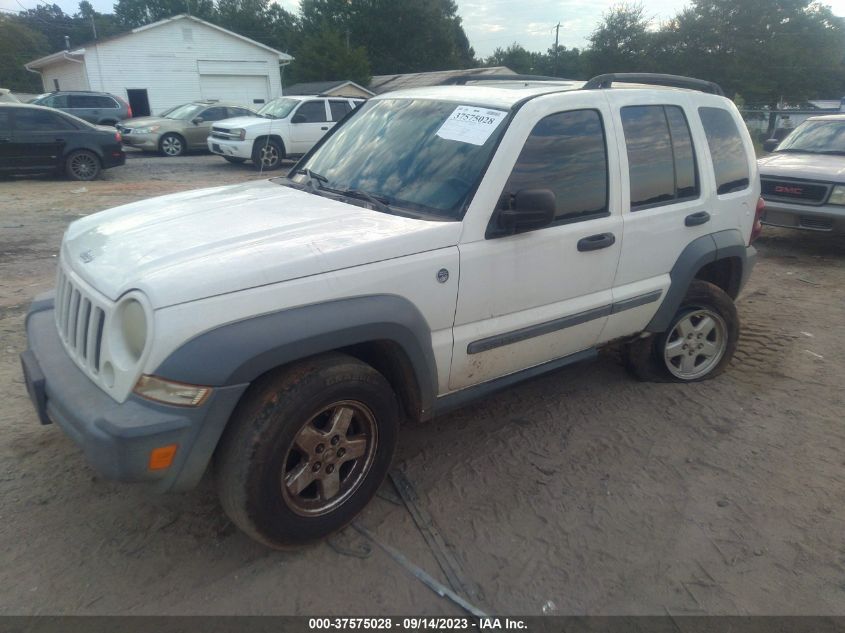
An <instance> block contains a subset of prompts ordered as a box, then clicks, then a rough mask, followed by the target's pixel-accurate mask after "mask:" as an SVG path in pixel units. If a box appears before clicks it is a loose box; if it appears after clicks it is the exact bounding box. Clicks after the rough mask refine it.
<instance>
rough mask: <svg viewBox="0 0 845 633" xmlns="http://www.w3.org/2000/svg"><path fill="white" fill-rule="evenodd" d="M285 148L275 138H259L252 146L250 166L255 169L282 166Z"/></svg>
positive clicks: (269, 168) (262, 169)
mask: <svg viewBox="0 0 845 633" xmlns="http://www.w3.org/2000/svg"><path fill="white" fill-rule="evenodd" d="M284 159H285V149H284V147H282V144H281V143H279V142H278V141H275V140H272V139H271V140H259V141H256V142H255V145H254V146H253V148H252V166H253V167H254V168H255V169H256V170H257V171H273V170H274V169H279V168H280V167H281V166H282V161H283V160H284Z"/></svg>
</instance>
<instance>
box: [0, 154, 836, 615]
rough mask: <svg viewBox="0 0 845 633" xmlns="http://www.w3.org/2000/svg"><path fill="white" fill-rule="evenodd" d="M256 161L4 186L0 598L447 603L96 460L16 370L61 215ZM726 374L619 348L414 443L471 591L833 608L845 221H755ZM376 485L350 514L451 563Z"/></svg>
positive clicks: (660, 607)
mask: <svg viewBox="0 0 845 633" xmlns="http://www.w3.org/2000/svg"><path fill="white" fill-rule="evenodd" d="M256 177H259V176H258V175H257V174H256V173H254V172H253V171H251V170H250V169H249V167H246V166H235V165H229V164H228V163H225V162H223V161H222V160H219V159H218V158H217V157H214V156H202V155H200V156H189V157H185V158H180V159H163V158H157V157H147V158H132V159H131V160H130V161H129V162H128V164H127V165H126V166H125V167H123V168H119V169H114V170H111V171H108V172H106V174H105V177H104V179H103V180H100V181H97V182H93V183H85V184H80V183H74V182H68V181H62V180H56V179H51V178H30V179H18V180H6V181H2V182H0V402H2V409H0V551H2V555H0V613H2V614H124V613H125V614H206V615H208V614H234V613H237V614H259V613H261V614H269V613H273V614H290V613H307V614H316V613H319V614H340V615H349V614H362V615H363V614H369V615H376V614H410V613H417V614H419V613H425V614H458V613H460V610H459V609H458V608H457V607H456V606H455V605H453V604H452V603H451V602H449V601H448V600H445V599H443V598H440V597H438V596H437V595H435V594H434V593H433V592H432V591H430V590H429V589H427V588H426V587H425V586H424V585H422V584H421V583H420V582H419V581H418V580H416V579H415V578H414V577H412V576H411V575H409V574H408V573H407V572H406V571H405V570H403V569H402V568H401V567H399V566H398V565H397V564H396V563H395V562H394V561H393V560H391V559H390V558H388V557H387V556H386V555H385V554H384V552H382V551H380V550H378V549H376V550H374V551H373V552H372V554H371V555H370V556H368V557H366V558H357V557H354V556H350V555H348V553H341V551H344V549H343V548H344V547H349V548H352V549H353V550H355V551H360V546H361V545H362V543H363V541H362V540H361V537H360V536H359V535H358V534H357V533H355V532H353V531H352V530H347V531H346V532H345V533H343V534H341V535H340V536H339V537H337V538H336V539H335V540H333V541H332V542H331V543H321V544H319V545H315V546H313V547H310V548H307V549H304V550H300V551H293V552H286V553H278V552H271V551H268V550H266V549H264V548H263V547H262V546H260V545H257V544H255V543H253V542H252V541H250V540H249V539H248V538H246V537H245V536H243V535H241V534H240V533H239V532H238V531H236V530H235V528H234V527H233V526H232V525H231V524H230V523H229V522H228V520H227V519H226V518H225V516H224V515H223V514H222V511H221V509H220V507H219V505H218V503H217V500H216V497H215V494H214V490H213V487H212V486H211V482H210V481H208V479H206V480H205V481H204V482H203V483H202V485H201V486H200V487H199V489H197V490H195V491H193V492H191V493H188V494H181V495H166V496H159V495H156V494H154V493H152V492H151V491H149V490H148V489H146V488H145V487H143V486H131V485H122V484H113V483H109V482H106V481H103V480H101V479H100V478H99V477H98V476H97V475H96V474H95V473H94V472H93V471H92V470H91V469H90V468H89V467H88V466H87V465H86V463H85V461H84V459H83V457H82V454H81V452H80V451H79V450H78V449H77V448H76V447H75V446H74V445H73V443H72V442H71V441H70V440H69V439H68V438H67V437H66V436H65V435H64V434H63V433H62V432H61V431H60V430H59V429H58V428H56V427H55V426H46V427H45V426H39V424H38V422H37V420H36V417H35V413H34V411H33V408H32V406H31V405H30V403H29V401H28V399H27V396H26V393H25V390H24V385H23V383H22V378H21V373H20V367H19V362H18V354H19V353H20V352H21V351H22V350H23V349H24V347H25V344H26V342H25V337H24V330H23V320H24V314H25V311H26V309H27V305H28V304H29V302H30V300H31V299H32V297H33V296H34V295H36V294H38V293H40V292H43V291H45V290H47V289H49V288H50V287H51V285H52V281H53V276H54V267H55V263H56V253H57V250H58V247H59V243H60V240H61V236H62V232H63V230H64V228H65V226H66V225H67V224H68V222H70V221H72V220H74V219H75V218H77V217H79V216H82V215H86V214H88V213H91V212H94V211H98V210H101V209H105V208H108V207H111V206H115V205H118V204H121V203H125V202H130V201H133V200H137V199H141V198H146V197H149V196H152V195H157V194H163V193H168V192H173V191H179V190H183V189H189V188H196V187H202V186H211V185H218V184H223V183H235V182H241V181H243V180H246V179H250V178H256ZM758 247H759V250H760V259H759V262H758V266H757V269H756V270H755V273H754V275H753V277H752V279H751V281H750V284H749V286H748V287H747V289H746V290H745V293H744V295H743V296H742V298H741V300H740V301H739V310H740V314H741V316H742V319H743V326H742V340H741V341H740V345H739V350H738V352H737V356H736V359H735V361H734V363H733V366H732V367H731V369H730V370H729V371H728V373H726V374H725V375H723V376H721V377H720V378H718V379H716V380H713V381H710V382H706V383H701V384H695V385H686V386H680V385H673V384H641V383H637V382H634V381H633V380H632V379H631V378H629V377H628V375H627V374H626V372H625V370H624V368H623V367H622V366H621V364H620V362H619V358H618V355H617V354H615V353H613V352H612V351H611V352H608V353H604V354H602V355H601V356H600V358H599V360H597V361H596V362H593V363H591V364H587V365H581V366H577V367H571V368H567V369H564V370H561V371H559V372H557V373H554V374H552V375H548V376H545V377H543V378H539V379H536V380H533V381H531V382H528V383H525V384H523V385H521V386H518V387H515V388H512V389H510V390H508V391H505V392H502V393H501V394H499V395H497V396H495V397H491V398H489V399H487V400H486V401H483V402H481V403H479V404H477V405H475V406H473V407H470V408H468V409H465V410H462V411H458V412H456V413H454V414H451V415H448V416H445V417H443V418H441V419H438V420H437V421H435V422H432V423H429V424H425V425H409V426H407V427H406V428H405V429H404V430H403V432H402V434H401V437H400V449H399V455H398V458H397V461H396V466H397V467H398V468H400V469H401V470H402V471H403V472H404V473H405V474H406V475H407V477H408V479H409V480H410V481H411V482H412V483H413V485H414V486H415V488H416V490H417V492H418V494H419V497H420V502H421V504H422V506H424V507H425V508H426V509H427V511H428V512H429V513H430V514H431V515H432V516H433V517H434V519H435V521H436V522H437V524H438V526H439V528H440V531H441V532H442V534H443V536H444V538H445V540H446V542H447V543H448V544H449V546H450V549H451V552H452V553H453V554H454V556H455V557H456V558H457V559H458V561H459V562H460V563H461V565H462V566H463V569H464V572H465V574H466V576H467V577H468V578H469V579H471V581H472V582H473V583H475V585H476V586H477V588H478V598H477V599H476V602H477V604H478V605H479V606H480V607H481V608H483V609H485V610H488V611H491V612H495V613H512V614H540V613H550V614H656V615H665V614H666V613H670V614H676V615H682V614H705V613H706V614H839V615H843V614H845V538H843V537H845V451H844V450H843V449H844V448H845V425H844V424H843V421H844V420H843V418H845V416H843V395H845V389H844V388H843V386H845V239H842V238H834V237H830V236H828V235H823V234H815V233H799V232H788V231H785V230H777V229H771V228H767V229H766V231H765V233H764V237H762V238H761V239H760V241H759V242H758ZM391 492H392V489H391V488H389V487H388V486H386V487H385V488H384V489H383V494H381V495H380V497H378V498H376V499H375V500H374V501H373V503H371V504H370V506H369V507H368V508H367V509H366V511H365V512H364V513H363V515H362V517H361V519H360V521H361V524H362V525H364V526H366V527H367V528H369V529H370V530H371V531H372V532H373V533H374V534H376V535H377V537H378V538H379V539H380V540H381V541H383V542H385V543H387V544H389V545H391V546H393V547H395V548H397V549H398V550H400V551H401V552H402V553H403V554H404V555H405V556H407V557H408V558H409V559H410V560H412V561H414V562H415V563H417V564H418V565H420V566H421V567H423V568H424V569H425V570H427V571H428V572H429V573H431V574H432V575H434V576H435V577H436V578H438V579H440V581H441V582H445V577H444V575H443V573H442V572H441V570H440V569H439V568H438V566H437V563H436V560H435V558H434V557H433V555H432V552H431V550H430V549H429V548H428V546H427V545H426V542H425V540H424V539H423V538H422V536H421V534H420V532H419V531H418V530H417V529H416V527H415V525H414V523H413V521H412V519H411V517H410V515H409V514H408V512H407V511H406V510H405V508H404V507H402V506H400V505H397V504H396V498H395V494H391Z"/></svg>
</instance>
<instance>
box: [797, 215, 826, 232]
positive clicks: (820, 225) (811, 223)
mask: <svg viewBox="0 0 845 633" xmlns="http://www.w3.org/2000/svg"><path fill="white" fill-rule="evenodd" d="M800 226H801V228H802V229H815V230H816V231H830V230H831V229H832V228H833V220H831V219H829V218H810V217H806V216H805V217H802V218H801V222H800Z"/></svg>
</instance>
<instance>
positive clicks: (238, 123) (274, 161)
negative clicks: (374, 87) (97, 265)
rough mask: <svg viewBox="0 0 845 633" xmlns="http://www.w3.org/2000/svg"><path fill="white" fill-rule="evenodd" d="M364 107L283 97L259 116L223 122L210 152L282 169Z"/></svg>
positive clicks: (341, 101) (352, 101) (355, 101)
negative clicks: (333, 127)
mask: <svg viewBox="0 0 845 633" xmlns="http://www.w3.org/2000/svg"><path fill="white" fill-rule="evenodd" d="M362 103H364V100H363V99H347V98H344V97H309V96H296V97H280V98H278V99H273V100H272V101H270V102H269V103H267V104H266V105H264V107H263V108H261V109H260V110H259V111H258V116H256V117H249V118H239V119H229V120H227V121H220V122H219V123H216V124H214V125H213V126H212V128H211V136H209V137H208V149H209V150H210V151H212V152H214V153H215V154H219V155H220V156H222V157H223V158H225V159H226V160H227V161H229V162H230V163H243V162H245V161H247V160H251V161H252V164H253V166H254V167H255V168H256V169H258V170H267V171H270V170H273V169H278V168H279V167H281V165H282V161H283V160H284V159H285V158H287V157H290V156H301V155H302V154H305V153H306V152H307V151H308V150H310V149H311V148H312V147H314V145H316V144H317V142H318V141H319V140H320V139H321V138H323V136H324V135H325V134H326V132H328V131H329V130H330V129H331V128H332V126H334V124H335V123H337V122H338V121H340V120H341V119H342V118H343V117H345V116H346V115H347V114H348V113H349V112H351V111H352V110H354V109H355V108H357V107H358V106H359V105H361V104H362Z"/></svg>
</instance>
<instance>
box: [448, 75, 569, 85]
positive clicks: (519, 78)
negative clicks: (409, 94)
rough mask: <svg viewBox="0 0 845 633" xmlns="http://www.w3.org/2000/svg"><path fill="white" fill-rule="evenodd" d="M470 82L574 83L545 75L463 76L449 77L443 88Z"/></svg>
mask: <svg viewBox="0 0 845 633" xmlns="http://www.w3.org/2000/svg"><path fill="white" fill-rule="evenodd" d="M468 81H573V80H572V79H564V78H563V77H546V76H545V75H462V76H460V77H449V78H448V79H445V80H444V81H443V82H442V83H441V84H440V85H441V86H464V85H466V83H467V82H468Z"/></svg>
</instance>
